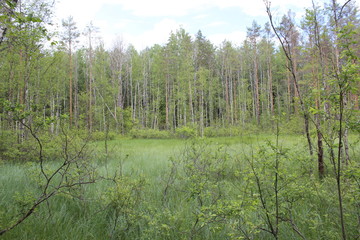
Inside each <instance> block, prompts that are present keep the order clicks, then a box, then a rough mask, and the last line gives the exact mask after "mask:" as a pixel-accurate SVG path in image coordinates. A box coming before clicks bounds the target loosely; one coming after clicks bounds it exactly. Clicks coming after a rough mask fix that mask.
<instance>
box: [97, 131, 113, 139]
mask: <svg viewBox="0 0 360 240" xmlns="http://www.w3.org/2000/svg"><path fill="white" fill-rule="evenodd" d="M115 137H116V133H115V132H108V133H107V134H106V132H100V131H95V132H93V133H91V141H105V140H106V138H107V140H114V139H115Z"/></svg>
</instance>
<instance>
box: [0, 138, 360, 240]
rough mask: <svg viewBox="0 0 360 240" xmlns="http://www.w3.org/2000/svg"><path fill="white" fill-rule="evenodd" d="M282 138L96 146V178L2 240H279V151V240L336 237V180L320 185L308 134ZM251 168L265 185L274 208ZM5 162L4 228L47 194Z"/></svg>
mask: <svg viewBox="0 0 360 240" xmlns="http://www.w3.org/2000/svg"><path fill="white" fill-rule="evenodd" d="M269 142H270V143H269ZM274 142H275V137H274V136H270V135H257V136H255V135H248V136H243V137H231V138H209V139H205V140H197V141H194V140H191V139H190V140H179V139H166V140H160V139H159V140H151V139H117V140H111V141H108V142H107V143H106V144H107V153H106V152H105V142H96V143H92V145H91V148H92V149H93V154H92V155H93V159H91V161H93V162H94V164H95V165H96V166H97V175H98V178H97V179H98V180H97V182H96V183H95V184H91V185H86V186H82V187H81V189H80V190H79V191H77V192H73V193H71V192H70V193H68V194H60V195H58V196H56V197H54V198H51V199H50V200H49V201H48V202H47V203H46V204H43V205H41V207H40V208H39V209H38V210H37V211H36V212H35V214H34V215H33V216H31V217H30V218H29V219H27V220H26V221H25V222H23V223H22V224H21V225H19V226H18V227H17V228H15V229H14V230H12V231H10V232H8V233H7V234H5V235H4V236H3V239H241V238H249V239H273V237H272V235H271V234H269V232H267V230H268V229H269V226H268V224H267V222H266V220H265V216H266V213H268V214H269V216H270V218H271V221H272V222H273V223H274V222H275V221H276V219H275V218H274V216H275V215H274V212H272V211H273V210H274V204H275V202H274V191H273V176H274V175H273V174H274V168H273V166H274V165H273V160H274V156H275V155H276V154H278V153H280V154H281V159H280V170H279V176H280V184H281V191H280V192H279V196H280V209H281V214H282V215H281V219H278V220H279V223H278V225H279V238H280V239H301V236H300V235H299V234H298V233H297V232H296V231H295V230H294V229H297V231H299V232H300V233H301V234H303V236H304V237H305V238H306V239H337V237H339V235H338V234H339V233H340V232H339V226H337V225H336V224H335V223H336V219H337V205H336V204H337V203H336V198H334V196H333V191H334V187H335V185H334V182H333V179H332V178H331V175H330V174H329V177H328V178H325V179H324V180H323V181H320V180H318V178H317V176H316V162H315V160H314V159H311V158H309V157H308V156H307V153H306V140H305V139H304V138H303V137H300V136H296V135H294V136H292V135H289V136H283V137H282V138H281V141H280V147H279V149H272V147H271V146H272V145H271V143H274ZM276 151H278V153H277V152H276ZM352 154H353V159H354V161H353V163H352V164H353V165H356V164H358V165H359V160H358V158H356V157H359V156H360V155H359V146H358V145H356V146H355V147H354V148H353V151H352ZM48 164H49V167H51V164H55V163H48ZM249 164H253V166H254V168H255V169H256V174H258V175H259V178H260V179H261V182H260V184H261V186H260V187H261V188H262V189H263V192H262V194H263V196H262V197H263V198H264V199H265V200H266V204H267V205H266V208H264V207H263V206H262V204H261V198H260V197H259V191H258V187H259V186H257V185H256V181H255V177H254V176H255V175H254V173H253V172H252V171H251V168H250V167H249V166H250V165H249ZM329 164H330V163H329ZM0 166H1V167H0V200H1V202H0V227H5V225H7V224H8V223H9V222H10V221H13V219H16V217H17V214H18V213H19V212H20V213H21V211H23V209H24V208H26V204H27V203H28V202H30V201H31V198H34V197H36V196H37V194H38V192H37V191H38V189H36V183H35V182H34V177H33V172H32V171H31V168H29V166H28V165H21V164H7V163H3V164H2V165H0ZM349 169H350V170H351V171H352V172H349V173H348V174H349V177H348V178H347V180H348V181H349V184H348V185H347V188H346V189H344V191H346V196H345V201H346V202H345V206H346V210H347V211H346V213H347V215H346V217H347V219H346V220H347V223H348V224H347V227H348V231H349V236H352V237H356V236H359V235H358V234H359V232H358V229H357V227H358V225H357V223H356V219H357V217H359V216H360V213H359V209H360V205H359V200H358V198H357V196H359V192H358V190H359V189H356V184H355V183H356V181H358V180H359V177H360V176H358V175H356V174H358V172H356V171H357V170H356V168H349ZM351 179H355V180H356V181H353V180H351ZM290 217H291V218H290Z"/></svg>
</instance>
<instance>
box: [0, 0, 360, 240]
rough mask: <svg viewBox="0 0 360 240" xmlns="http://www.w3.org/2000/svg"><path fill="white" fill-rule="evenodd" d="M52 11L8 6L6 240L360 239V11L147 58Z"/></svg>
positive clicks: (350, 7) (0, 109)
mask: <svg viewBox="0 0 360 240" xmlns="http://www.w3.org/2000/svg"><path fill="white" fill-rule="evenodd" d="M53 8H54V6H53V1H48V0H30V1H19V0H4V1H1V2H0V12H1V14H0V237H4V239H343V240H345V239H360V134H359V133H360V106H359V103H360V102H359V95H360V64H359V58H360V44H359V42H360V17H359V11H358V10H359V9H358V8H357V5H356V4H355V2H354V1H352V0H348V1H344V2H342V3H339V2H338V1H337V0H327V1H324V2H323V3H321V4H319V3H315V2H314V1H313V2H312V6H309V8H307V9H305V15H304V16H303V17H302V18H301V20H300V21H297V20H296V19H298V18H296V17H295V14H294V13H293V12H292V11H291V10H289V11H288V12H286V13H283V16H282V17H279V16H274V15H273V14H274V13H273V10H272V8H271V2H270V1H268V0H264V12H266V13H267V16H268V20H269V21H268V23H266V24H264V25H263V26H261V25H259V24H258V23H257V22H256V21H253V23H252V25H251V26H249V27H248V28H247V36H246V39H245V40H244V41H242V42H238V43H233V42H230V41H226V40H224V41H223V42H222V43H221V44H220V45H218V46H217V45H214V44H213V43H212V42H211V41H210V40H209V39H207V37H206V36H205V35H206V34H203V33H202V31H201V30H199V31H198V32H197V33H196V34H194V35H192V34H191V33H189V32H187V31H186V29H184V28H181V27H180V28H179V29H177V30H176V31H174V32H171V33H169V36H168V40H167V42H166V43H165V44H163V45H160V44H156V45H153V46H150V47H147V48H145V49H143V50H138V49H136V48H135V47H134V46H133V45H131V44H127V43H125V42H124V40H122V39H121V38H118V39H116V40H115V41H114V43H113V45H112V46H111V47H110V48H106V47H105V45H104V43H103V41H102V40H101V36H100V34H99V29H98V28H97V27H96V26H94V25H93V24H92V23H91V22H89V24H88V26H87V27H86V29H78V27H77V24H76V22H75V21H74V19H73V18H72V17H71V16H69V17H68V18H66V19H63V20H62V23H61V25H60V27H59V28H58V29H54V27H53V25H54V23H53V22H52V21H53V18H52V14H53ZM81 36H83V37H85V39H86V42H85V43H84V42H82V43H80V42H79V40H80V38H81Z"/></svg>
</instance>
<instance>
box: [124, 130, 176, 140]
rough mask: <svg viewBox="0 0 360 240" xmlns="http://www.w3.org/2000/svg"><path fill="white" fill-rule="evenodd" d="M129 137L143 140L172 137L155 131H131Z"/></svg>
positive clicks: (166, 133) (164, 132)
mask: <svg viewBox="0 0 360 240" xmlns="http://www.w3.org/2000/svg"><path fill="white" fill-rule="evenodd" d="M129 135H130V136H131V137H132V138H145V139H167V138H171V137H172V134H171V133H170V132H168V131H160V130H157V129H131V131H130V132H129Z"/></svg>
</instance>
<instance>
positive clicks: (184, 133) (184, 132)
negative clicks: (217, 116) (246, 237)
mask: <svg viewBox="0 0 360 240" xmlns="http://www.w3.org/2000/svg"><path fill="white" fill-rule="evenodd" d="M175 135H176V137H178V138H185V139H187V138H193V137H196V136H197V131H196V130H195V129H194V128H190V127H187V126H183V127H179V128H177V129H176V130H175Z"/></svg>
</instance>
